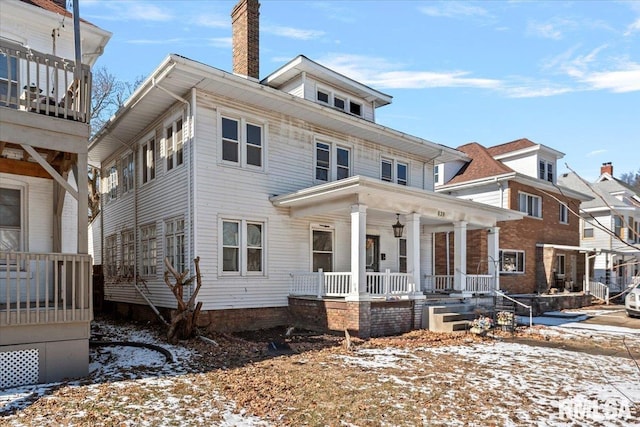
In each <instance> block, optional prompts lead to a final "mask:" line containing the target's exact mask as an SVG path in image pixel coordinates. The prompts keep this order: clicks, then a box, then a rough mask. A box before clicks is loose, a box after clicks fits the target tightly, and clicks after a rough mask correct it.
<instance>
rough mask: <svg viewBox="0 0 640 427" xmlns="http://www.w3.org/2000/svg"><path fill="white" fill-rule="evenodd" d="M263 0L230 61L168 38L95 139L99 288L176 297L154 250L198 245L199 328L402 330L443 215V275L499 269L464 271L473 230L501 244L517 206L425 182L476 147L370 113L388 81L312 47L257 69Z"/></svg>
mask: <svg viewBox="0 0 640 427" xmlns="http://www.w3.org/2000/svg"><path fill="white" fill-rule="evenodd" d="M258 8H259V5H258V3H257V1H255V0H241V1H240V2H239V3H238V4H237V5H236V7H235V8H234V10H233V12H232V20H233V73H230V72H226V71H222V70H219V69H216V68H213V67H210V66H208V65H205V64H202V63H200V62H196V61H192V60H190V59H188V58H185V57H183V56H180V55H175V54H172V55H169V56H168V57H167V58H166V59H165V60H164V61H163V62H162V63H161V64H160V65H159V66H158V67H157V68H156V70H155V71H153V73H152V74H151V75H150V76H148V78H147V79H146V80H145V81H144V82H143V83H142V85H141V86H140V87H139V88H138V89H137V90H136V92H135V93H134V94H133V95H132V96H131V97H130V98H129V99H128V100H127V101H126V102H125V104H124V105H123V106H122V107H121V108H120V110H119V111H118V112H117V113H116V114H115V115H114V117H113V118H112V119H111V120H110V121H109V122H108V123H107V124H106V125H105V126H104V127H103V128H102V129H101V130H99V132H98V133H97V134H96V136H95V137H94V138H93V140H92V141H91V143H90V146H89V160H90V162H93V163H94V164H97V165H99V167H100V170H101V176H102V182H101V193H102V194H101V205H102V206H101V214H100V216H99V217H97V218H96V220H94V221H93V223H92V224H91V227H90V236H91V243H90V246H91V247H92V248H93V249H92V252H93V254H94V256H95V258H96V261H95V262H96V264H102V266H103V272H104V278H105V288H104V295H105V300H106V301H107V302H109V303H110V304H114V305H115V306H117V307H118V309H119V310H120V311H128V312H134V313H135V312H137V311H141V310H143V309H145V308H146V306H147V305H148V303H149V302H150V303H152V304H153V305H154V306H156V307H158V308H160V309H163V308H165V309H171V308H175V306H176V301H175V299H174V297H173V295H172V294H171V292H170V290H169V288H168V287H167V286H166V284H165V282H164V278H163V275H164V271H165V265H164V259H165V258H167V259H168V260H169V262H170V263H171V264H172V265H173V266H174V267H175V268H177V269H178V270H182V271H183V270H185V269H189V270H190V271H194V269H193V262H192V260H193V259H194V258H195V257H196V256H198V257H200V268H201V271H202V277H203V287H202V289H201V291H200V293H199V295H198V301H201V302H202V303H203V307H202V313H201V315H200V318H199V324H200V326H202V327H209V328H212V329H217V330H227V331H231V330H239V329H250V328H266V327H271V326H276V325H284V324H297V325H302V326H305V327H310V328H311V327H314V328H323V329H331V330H345V329H348V330H349V331H351V332H352V333H355V334H357V335H359V336H361V337H369V336H376V335H383V334H389V333H398V332H403V331H407V330H410V329H413V328H419V327H421V325H422V313H423V306H424V301H425V295H424V292H423V289H427V288H430V287H431V285H432V282H433V280H435V278H434V277H433V274H434V268H433V265H434V250H433V248H434V239H433V236H434V234H435V233H437V232H449V231H450V232H452V240H453V245H454V247H455V251H454V255H453V259H452V265H453V266H455V267H454V268H453V269H452V271H453V274H452V276H453V277H452V279H451V280H452V286H451V287H452V290H451V292H452V293H455V294H460V295H466V294H471V293H489V292H491V290H492V289H494V288H495V287H497V286H499V283H498V280H497V278H499V275H497V274H495V271H494V270H495V268H496V265H495V264H494V263H492V262H490V261H487V266H486V268H487V269H488V270H487V274H483V275H478V274H471V273H474V272H472V271H469V272H468V271H467V267H466V266H467V260H466V258H467V251H470V250H475V248H467V242H466V240H467V233H468V232H469V231H470V230H480V229H482V230H485V231H486V232H487V235H488V239H487V240H486V248H485V251H486V253H488V254H490V255H491V256H492V258H493V259H497V258H498V256H499V247H498V242H499V230H498V228H496V224H497V222H498V221H509V220H513V219H520V218H522V217H523V214H522V213H520V212H516V211H512V210H508V209H503V208H500V207H495V206H489V205H486V204H482V203H477V202H473V201H470V200H464V199H459V198H456V197H453V196H449V195H445V194H438V193H436V192H434V165H435V164H441V163H447V162H454V161H466V160H468V158H467V156H466V155H465V154H464V153H462V152H460V151H457V150H455V149H452V148H449V147H446V146H443V145H439V144H436V143H433V142H430V141H427V140H424V139H421V138H419V137H416V136H412V135H408V134H406V133H403V132H400V131H397V130H394V129H390V128H388V127H386V126H382V125H380V124H377V123H376V111H377V109H378V108H381V107H384V106H385V105H388V104H390V103H391V101H392V98H391V96H389V95H387V94H384V93H382V92H379V91H377V90H375V89H373V88H370V87H368V86H366V85H364V84H362V83H359V82H357V81H355V80H353V79H350V78H349V77H347V76H344V75H342V74H339V73H337V72H335V71H332V70H331V69H328V68H327V67H324V66H322V65H320V64H318V63H316V62H314V61H312V60H310V59H308V58H306V57H305V56H298V57H296V58H294V59H292V60H291V61H290V62H288V63H287V64H285V65H284V66H282V67H281V68H279V69H278V70H276V71H274V72H273V73H271V74H269V75H267V76H266V77H264V78H263V79H261V80H258V78H259V64H258V38H259V28H258V15H259V12H258ZM467 273H469V274H467Z"/></svg>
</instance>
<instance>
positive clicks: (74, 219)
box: [61, 169, 78, 253]
mask: <svg viewBox="0 0 640 427" xmlns="http://www.w3.org/2000/svg"><path fill="white" fill-rule="evenodd" d="M67 182H68V183H69V185H71V187H73V188H74V189H76V190H77V189H78V185H77V184H76V179H75V177H74V175H73V169H72V170H71V171H70V173H69V179H67ZM61 248H62V252H65V253H76V252H77V251H78V201H77V200H76V199H75V198H74V197H73V196H72V195H70V194H69V193H68V192H67V193H65V196H64V205H63V207H62V245H61Z"/></svg>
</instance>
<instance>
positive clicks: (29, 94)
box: [0, 39, 91, 123]
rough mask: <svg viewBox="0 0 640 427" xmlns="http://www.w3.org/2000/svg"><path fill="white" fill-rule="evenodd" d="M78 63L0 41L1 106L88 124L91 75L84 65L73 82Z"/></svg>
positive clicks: (87, 67) (6, 41)
mask: <svg viewBox="0 0 640 427" xmlns="http://www.w3.org/2000/svg"><path fill="white" fill-rule="evenodd" d="M75 67H76V66H75V62H74V61H73V60H70V59H65V58H60V57H58V56H53V55H49V54H46V53H42V52H38V51H35V50H33V49H30V48H28V47H26V46H23V45H21V44H18V43H14V42H11V41H8V40H2V39H0V69H2V70H6V75H3V76H2V78H1V79H0V106H2V107H9V108H14V109H18V110H22V111H26V112H35V113H38V114H46V115H49V116H54V117H60V118H64V119H70V120H74V121H79V122H82V123H88V122H89V117H90V114H89V111H90V106H91V72H90V69H89V66H87V65H84V64H83V65H82V66H81V71H80V78H79V79H78V80H76V79H74V71H75Z"/></svg>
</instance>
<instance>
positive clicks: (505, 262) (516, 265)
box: [499, 249, 525, 273]
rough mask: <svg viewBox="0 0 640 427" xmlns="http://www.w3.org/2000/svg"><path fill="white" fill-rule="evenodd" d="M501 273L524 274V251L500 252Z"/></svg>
mask: <svg viewBox="0 0 640 427" xmlns="http://www.w3.org/2000/svg"><path fill="white" fill-rule="evenodd" d="M499 258H500V272H501V273H524V267H525V265H524V251H516V250H507V249H505V250H500V257H499Z"/></svg>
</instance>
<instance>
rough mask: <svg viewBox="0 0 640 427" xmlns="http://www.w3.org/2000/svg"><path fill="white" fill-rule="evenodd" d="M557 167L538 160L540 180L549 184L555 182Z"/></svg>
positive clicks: (546, 161) (551, 163)
mask: <svg viewBox="0 0 640 427" xmlns="http://www.w3.org/2000/svg"><path fill="white" fill-rule="evenodd" d="M554 169H555V165H554V162H550V161H548V160H545V159H538V179H541V180H543V181H548V182H552V183H553V182H555V178H556V175H555V171H554Z"/></svg>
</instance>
